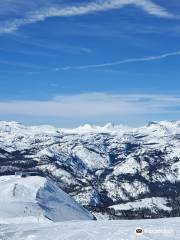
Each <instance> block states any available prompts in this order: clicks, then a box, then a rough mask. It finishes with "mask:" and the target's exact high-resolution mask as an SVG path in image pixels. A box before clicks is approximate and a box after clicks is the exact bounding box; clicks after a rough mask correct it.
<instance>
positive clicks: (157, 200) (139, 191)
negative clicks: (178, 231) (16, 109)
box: [0, 121, 180, 219]
mask: <svg viewBox="0 0 180 240" xmlns="http://www.w3.org/2000/svg"><path fill="white" fill-rule="evenodd" d="M18 171H36V172H37V173H38V174H39V175H43V176H47V177H49V178H51V179H52V180H54V181H55V182H56V183H57V184H58V185H59V187H61V189H63V190H64V191H65V192H66V193H68V194H69V195H70V196H72V197H73V198H74V199H75V200H76V201H77V202H79V203H80V204H82V205H83V206H84V207H85V208H87V209H88V210H90V211H91V212H92V213H93V214H94V216H96V218H108V219H121V218H128V219H130V218H155V217H170V216H180V207H179V206H180V121H171V122H170V121H161V122H150V123H148V125H146V126H143V127H139V128H132V127H128V126H123V125H117V126H114V125H113V124H107V125H105V126H104V127H99V126H93V125H89V124H86V125H84V126H80V127H78V128H76V129H63V128H55V127H53V126H46V125H42V126H24V125H22V124H20V123H17V122H5V121H0V175H10V174H14V173H15V172H18Z"/></svg>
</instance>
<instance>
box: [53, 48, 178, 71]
mask: <svg viewBox="0 0 180 240" xmlns="http://www.w3.org/2000/svg"><path fill="white" fill-rule="evenodd" d="M173 56H180V51H177V52H170V53H164V54H161V55H156V56H146V57H142V58H129V59H125V60H121V61H115V62H108V63H100V64H90V65H81V66H66V67H62V68H59V69H58V68H57V70H70V69H74V70H81V69H90V68H103V67H110V66H116V65H121V64H127V63H137V62H151V61H157V60H161V59H165V58H168V57H173Z"/></svg>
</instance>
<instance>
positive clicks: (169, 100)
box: [0, 93, 180, 120]
mask: <svg viewBox="0 0 180 240" xmlns="http://www.w3.org/2000/svg"><path fill="white" fill-rule="evenodd" d="M178 106H180V97H178V96H171V95H151V94H107V93H88V94H79V95H66V96H57V97H56V98H54V99H52V100H49V101H8V102H0V113H1V115H8V114H9V115H27V116H38V117H40V116H47V117H60V118H69V119H72V118H73V119H80V120H83V119H84V118H86V119H87V118H89V119H97V118H100V117H102V118H106V117H110V118H112V119H113V117H121V116H131V115H135V114H136V115H137V114H162V113H166V114H167V113H173V111H174V108H176V107H177V108H178ZM177 110H178V109H176V110H175V111H176V113H177V112H178V111H177Z"/></svg>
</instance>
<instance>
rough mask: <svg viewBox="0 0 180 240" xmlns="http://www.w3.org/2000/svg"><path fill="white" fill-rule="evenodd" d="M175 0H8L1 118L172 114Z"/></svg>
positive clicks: (178, 58)
mask: <svg viewBox="0 0 180 240" xmlns="http://www.w3.org/2000/svg"><path fill="white" fill-rule="evenodd" d="M179 42H180V2H179V1H178V0H171V1H167V0H157V1H149V0H91V1H72V0H66V1H64V0H39V1H35V0H32V1H28V2H27V1H24V0H6V1H3V3H1V9H0V93H1V94H0V119H2V120H15V121H19V122H22V123H26V124H53V125H56V126H59V127H75V126H78V125H80V124H84V123H87V122H90V123H92V124H100V125H102V124H105V123H106V122H114V123H117V124H118V123H124V124H129V125H142V124H145V123H146V122H148V121H150V120H151V121H152V120H155V121H159V120H164V119H167V120H176V119H177V120H178V119H179V113H180V95H179V89H180V45H179Z"/></svg>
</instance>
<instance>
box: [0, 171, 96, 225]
mask: <svg viewBox="0 0 180 240" xmlns="http://www.w3.org/2000/svg"><path fill="white" fill-rule="evenodd" d="M91 219H93V216H92V215H91V214H90V213H89V212H88V211H87V210H85V209H84V208H83V207H81V206H80V205H79V204H77V203H76V202H75V201H74V200H73V199H72V198H71V197H70V196H68V195H67V194H66V193H65V192H63V191H62V190H61V189H60V188H59V187H58V186H57V185H56V184H55V183H53V182H52V181H51V180H49V179H46V178H44V177H39V176H33V177H32V176H29V177H26V178H21V177H19V176H1V177H0V224H6V223H29V222H32V223H34V222H41V223H42V222H50V221H53V222H59V221H66V220H91Z"/></svg>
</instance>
